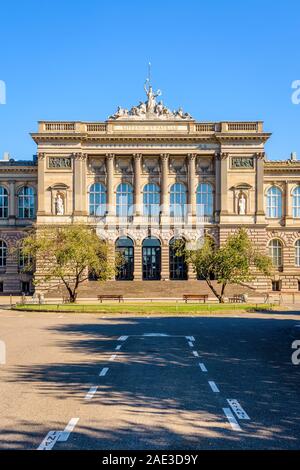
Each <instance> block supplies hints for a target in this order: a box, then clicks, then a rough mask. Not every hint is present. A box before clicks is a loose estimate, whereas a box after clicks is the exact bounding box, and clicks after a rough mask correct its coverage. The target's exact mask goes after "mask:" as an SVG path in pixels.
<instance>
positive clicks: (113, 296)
mask: <svg viewBox="0 0 300 470" xmlns="http://www.w3.org/2000/svg"><path fill="white" fill-rule="evenodd" d="M98 300H100V303H102V301H103V300H118V301H119V303H120V302H121V301H122V302H124V297H123V295H119V294H111V295H107V294H105V295H102V294H101V295H98Z"/></svg>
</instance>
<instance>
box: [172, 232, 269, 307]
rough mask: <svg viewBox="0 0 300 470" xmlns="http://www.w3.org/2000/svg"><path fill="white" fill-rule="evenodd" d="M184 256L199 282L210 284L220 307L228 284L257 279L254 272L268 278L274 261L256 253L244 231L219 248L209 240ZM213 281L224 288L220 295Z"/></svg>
mask: <svg viewBox="0 0 300 470" xmlns="http://www.w3.org/2000/svg"><path fill="white" fill-rule="evenodd" d="M179 249H180V248H179ZM184 253H185V256H186V260H187V262H188V263H189V264H191V265H192V266H193V268H194V270H195V271H196V273H197V276H198V278H199V279H204V280H205V281H206V282H207V285H208V286H209V288H210V289H211V291H212V292H213V293H214V295H215V296H216V297H217V299H218V300H219V302H220V303H223V302H224V296H225V289H226V286H227V285H228V284H244V283H246V282H250V281H251V280H253V279H254V277H255V276H254V271H256V272H260V273H262V274H264V275H265V276H269V275H270V274H271V270H272V261H271V258H270V257H269V256H267V255H265V254H263V253H261V252H259V251H258V250H257V247H255V246H254V245H253V244H252V242H251V240H250V238H249V237H248V235H247V232H246V231H245V230H244V229H240V230H239V231H238V232H237V233H235V234H233V235H229V237H228V238H227V240H226V242H225V244H224V245H222V246H221V247H220V248H216V247H215V246H214V243H213V241H212V240H211V239H210V238H208V237H206V238H205V240H204V243H203V245H202V247H201V248H199V249H197V250H185V251H184ZM212 279H215V280H216V281H217V282H218V283H219V284H220V285H221V290H220V293H219V292H218V291H217V289H216V288H215V287H214V285H213V283H212Z"/></svg>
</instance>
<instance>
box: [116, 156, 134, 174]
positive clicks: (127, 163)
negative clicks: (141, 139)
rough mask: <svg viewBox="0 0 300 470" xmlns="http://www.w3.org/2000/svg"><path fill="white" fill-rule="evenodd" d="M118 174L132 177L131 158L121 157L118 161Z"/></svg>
mask: <svg viewBox="0 0 300 470" xmlns="http://www.w3.org/2000/svg"><path fill="white" fill-rule="evenodd" d="M116 172H117V173H120V174H121V175H132V174H133V167H132V160H131V158H130V157H119V158H117V159H116Z"/></svg>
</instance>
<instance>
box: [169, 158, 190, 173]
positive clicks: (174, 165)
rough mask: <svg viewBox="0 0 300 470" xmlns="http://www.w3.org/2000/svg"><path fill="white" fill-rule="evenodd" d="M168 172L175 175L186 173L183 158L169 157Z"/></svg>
mask: <svg viewBox="0 0 300 470" xmlns="http://www.w3.org/2000/svg"><path fill="white" fill-rule="evenodd" d="M170 172H171V173H173V174H175V175H185V174H186V173H187V170H186V161H185V158H181V157H180V158H175V157H173V158H170Z"/></svg>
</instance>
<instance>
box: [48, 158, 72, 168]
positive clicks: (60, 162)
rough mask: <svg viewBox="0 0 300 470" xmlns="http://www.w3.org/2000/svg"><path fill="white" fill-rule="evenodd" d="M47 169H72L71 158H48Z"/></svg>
mask: <svg viewBox="0 0 300 470" xmlns="http://www.w3.org/2000/svg"><path fill="white" fill-rule="evenodd" d="M48 167H49V168H55V169H65V168H71V167H72V160H71V157H49V159H48Z"/></svg>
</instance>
